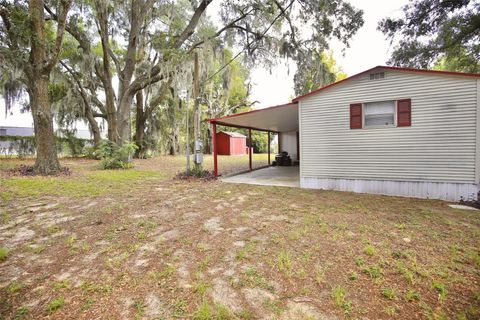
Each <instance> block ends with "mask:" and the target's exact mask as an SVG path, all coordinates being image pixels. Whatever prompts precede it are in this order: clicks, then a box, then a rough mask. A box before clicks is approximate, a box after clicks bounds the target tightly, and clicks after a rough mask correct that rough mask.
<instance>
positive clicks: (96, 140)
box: [86, 107, 102, 148]
mask: <svg viewBox="0 0 480 320" xmlns="http://www.w3.org/2000/svg"><path fill="white" fill-rule="evenodd" d="M86 117H87V120H88V124H89V126H90V130H91V131H92V134H93V145H94V146H95V148H98V147H99V146H100V141H101V140H102V136H101V134H100V128H99V127H98V123H97V121H96V120H95V117H94V116H93V114H92V110H91V109H90V107H88V108H87V112H86Z"/></svg>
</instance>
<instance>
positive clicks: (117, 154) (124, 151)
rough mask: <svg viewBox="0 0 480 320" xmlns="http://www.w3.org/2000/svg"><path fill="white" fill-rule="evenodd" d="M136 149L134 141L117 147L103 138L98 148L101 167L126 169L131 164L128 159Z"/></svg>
mask: <svg viewBox="0 0 480 320" xmlns="http://www.w3.org/2000/svg"><path fill="white" fill-rule="evenodd" d="M135 149H137V146H136V145H135V144H134V143H125V144H124V145H123V146H121V147H119V146H118V145H117V144H116V143H114V142H112V141H110V140H103V141H102V143H101V144H100V147H99V148H98V154H99V156H100V159H101V165H102V168H103V169H127V168H130V167H131V166H132V164H131V162H130V159H131V157H132V154H133V152H134V151H135Z"/></svg>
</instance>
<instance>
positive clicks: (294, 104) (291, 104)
mask: <svg viewBox="0 0 480 320" xmlns="http://www.w3.org/2000/svg"><path fill="white" fill-rule="evenodd" d="M288 106H298V104H297V102H289V103H285V104H279V105H277V106H273V107H268V108H263V109H256V110H252V111H246V112H241V113H235V114H231V115H229V116H224V117H220V118H214V119H209V120H207V121H209V122H219V121H221V120H225V119H229V118H234V117H238V116H243V115H246V114H251V113H256V112H261V111H268V110H272V109H276V108H283V107H288ZM252 129H253V128H252Z"/></svg>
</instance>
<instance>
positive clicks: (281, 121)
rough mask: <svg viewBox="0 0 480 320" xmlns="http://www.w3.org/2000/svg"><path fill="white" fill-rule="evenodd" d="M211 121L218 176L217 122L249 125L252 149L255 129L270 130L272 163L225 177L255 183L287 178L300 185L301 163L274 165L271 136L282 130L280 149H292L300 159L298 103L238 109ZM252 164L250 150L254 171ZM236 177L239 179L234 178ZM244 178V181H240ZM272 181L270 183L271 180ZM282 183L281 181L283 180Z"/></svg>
mask: <svg viewBox="0 0 480 320" xmlns="http://www.w3.org/2000/svg"><path fill="white" fill-rule="evenodd" d="M209 122H210V123H211V125H212V132H213V139H212V146H213V163H214V174H215V176H216V177H217V176H218V175H219V172H218V162H217V141H216V136H217V125H221V126H226V127H232V128H241V129H248V144H249V148H250V150H251V148H252V130H257V131H262V132H266V133H267V134H268V151H267V152H268V165H267V166H265V167H262V168H257V169H255V170H257V172H255V173H251V172H247V173H244V174H242V175H237V176H235V179H233V177H229V178H228V179H227V178H226V179H225V180H232V181H230V182H245V183H254V181H253V180H256V181H258V182H261V181H264V182H265V183H260V184H272V185H276V184H275V181H274V180H275V178H277V182H279V181H280V180H283V181H284V182H285V184H292V186H293V185H295V186H296V185H298V175H299V174H298V167H296V168H285V167H274V168H273V167H270V165H271V159H270V153H271V146H270V136H271V134H278V137H279V139H278V144H279V150H280V151H284V150H288V152H289V154H291V155H294V157H295V159H293V158H292V160H295V161H299V160H300V157H299V141H298V129H299V125H298V104H297V103H288V104H282V105H278V106H273V107H268V108H264V109H258V110H253V111H249V112H243V113H237V114H233V115H229V116H225V117H220V118H215V119H210V120H209ZM253 170H254V169H253V168H252V153H251V152H249V171H253ZM233 180H236V181H233ZM240 180H242V181H240ZM267 182H268V183H267ZM280 185H281V184H280Z"/></svg>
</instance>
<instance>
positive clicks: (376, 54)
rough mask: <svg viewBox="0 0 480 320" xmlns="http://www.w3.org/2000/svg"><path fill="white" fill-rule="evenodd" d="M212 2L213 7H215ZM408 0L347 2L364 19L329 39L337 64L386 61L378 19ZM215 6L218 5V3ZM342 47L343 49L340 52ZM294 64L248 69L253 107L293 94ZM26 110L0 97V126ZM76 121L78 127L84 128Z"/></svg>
mask: <svg viewBox="0 0 480 320" xmlns="http://www.w3.org/2000/svg"><path fill="white" fill-rule="evenodd" d="M215 2H218V0H217V1H214V3H213V4H212V9H213V10H215V6H214V4H215ZM407 2H408V0H350V3H351V4H352V5H353V6H355V7H357V8H359V9H362V10H363V12H364V20H365V23H364V25H363V27H362V28H361V29H360V30H359V31H358V32H357V33H356V34H355V35H354V36H353V39H352V40H351V42H350V47H349V48H345V47H344V46H343V44H340V43H338V41H333V42H332V43H331V49H332V50H333V54H334V57H335V59H336V60H337V64H338V65H339V66H341V67H342V68H343V70H344V71H345V72H346V73H347V75H349V76H351V75H354V74H356V73H359V72H361V71H363V70H366V69H369V68H372V67H374V66H377V65H385V64H386V62H387V60H388V59H389V57H390V54H391V52H392V47H391V45H390V43H389V41H388V40H386V39H385V37H384V35H383V34H382V33H381V32H380V31H378V30H377V26H378V22H379V21H380V20H381V19H382V18H384V17H389V16H397V15H399V14H401V8H402V7H403V5H405V4H406V3H407ZM217 8H218V7H217ZM342 49H345V50H344V52H343V53H342ZM295 70H296V68H295V65H292V64H291V63H290V64H289V65H287V64H286V63H285V62H284V63H281V64H279V65H278V66H276V67H274V68H273V69H272V70H266V69H263V68H254V69H253V70H252V72H251V82H252V85H253V87H252V101H259V103H258V104H257V105H256V106H255V108H265V107H269V106H274V105H278V104H283V103H287V102H289V101H290V100H291V99H292V98H293V97H294V90H293V75H294V74H295ZM32 123H33V121H32V117H31V115H30V114H29V113H23V114H22V113H20V112H19V110H13V115H10V114H9V115H8V116H7V117H5V105H4V102H3V100H2V99H0V126H22V127H23V126H26V127H29V126H32ZM86 128H87V127H86V125H85V124H83V123H79V124H78V125H77V129H86Z"/></svg>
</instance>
